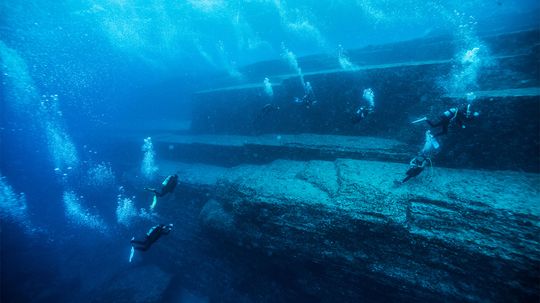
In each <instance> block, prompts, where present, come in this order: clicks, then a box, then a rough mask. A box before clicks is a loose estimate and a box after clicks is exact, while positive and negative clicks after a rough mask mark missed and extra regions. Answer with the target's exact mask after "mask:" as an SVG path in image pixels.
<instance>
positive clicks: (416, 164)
mask: <svg viewBox="0 0 540 303" xmlns="http://www.w3.org/2000/svg"><path fill="white" fill-rule="evenodd" d="M427 161H428V159H427V158H424V157H423V156H418V157H415V158H414V159H412V160H411V163H410V164H411V167H410V168H409V170H407V172H406V174H407V177H405V179H403V181H401V183H405V182H407V181H409V179H411V178H413V177H416V176H418V175H419V174H420V173H421V172H422V171H423V170H424V168H425V167H426V164H427Z"/></svg>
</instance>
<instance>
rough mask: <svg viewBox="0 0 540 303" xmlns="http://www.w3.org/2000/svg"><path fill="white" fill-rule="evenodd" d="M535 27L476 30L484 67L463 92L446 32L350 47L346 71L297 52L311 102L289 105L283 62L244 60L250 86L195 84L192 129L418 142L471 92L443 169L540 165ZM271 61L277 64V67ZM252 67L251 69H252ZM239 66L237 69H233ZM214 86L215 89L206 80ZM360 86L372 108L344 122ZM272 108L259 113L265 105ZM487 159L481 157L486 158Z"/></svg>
mask: <svg viewBox="0 0 540 303" xmlns="http://www.w3.org/2000/svg"><path fill="white" fill-rule="evenodd" d="M539 34H540V33H539V31H538V29H533V30H527V31H521V32H513V33H505V34H497V35H491V36H485V37H481V39H482V41H484V42H485V45H483V46H481V47H482V48H484V47H485V48H486V49H489V52H490V55H489V56H488V57H486V58H484V57H482V60H488V61H490V62H491V64H489V65H487V66H482V67H481V68H478V69H477V70H476V69H475V70H474V73H475V80H474V81H473V82H474V83H469V84H470V87H467V88H466V90H465V91H463V89H464V88H463V89H459V90H458V89H452V88H451V87H452V85H451V83H450V82H452V81H451V79H454V78H455V77H458V78H459V77H462V76H460V74H459V72H458V73H457V74H456V72H457V71H455V70H454V69H455V65H456V64H457V65H459V60H458V58H457V55H458V54H460V53H461V52H463V51H464V50H462V49H456V41H453V40H452V39H448V37H446V38H444V37H438V38H429V39H419V40H414V41H407V42H400V43H396V44H388V45H384V46H374V47H368V48H366V49H361V50H357V51H351V52H349V54H350V57H351V60H352V62H354V63H355V64H358V65H359V69H358V70H355V71H346V70H342V69H340V68H339V66H338V62H337V60H335V58H333V60H332V58H328V57H327V56H322V55H321V56H318V57H316V56H314V57H308V58H300V59H299V64H300V66H301V67H302V70H303V71H304V72H305V79H306V81H310V82H311V84H312V85H313V90H314V93H315V95H316V98H317V101H318V102H317V104H315V105H313V106H311V107H310V108H306V107H304V106H302V105H299V104H296V103H295V102H294V101H293V100H294V99H295V97H301V96H303V93H304V90H303V88H302V85H301V83H300V81H299V80H298V79H297V77H296V76H295V75H292V74H291V72H290V68H288V67H287V64H286V62H283V61H284V60H280V61H272V62H266V63H260V64H258V65H256V66H248V67H246V73H245V74H246V78H247V80H246V81H250V83H248V84H249V85H245V84H244V83H242V85H239V86H237V87H225V88H223V87H222V88H221V89H214V90H211V91H204V92H200V93H198V94H195V95H194V96H193V114H192V124H191V131H192V132H194V133H197V134H241V135H254V134H261V133H263V134H264V133H289V134H294V133H316V134H332V135H348V136H353V135H354V136H356V135H358V136H369V137H384V138H389V139H394V140H399V141H402V142H406V143H409V144H412V145H418V144H421V143H420V142H421V141H422V139H423V134H424V132H425V130H426V129H427V128H428V126H427V124H423V125H419V124H416V125H412V124H411V121H414V120H416V119H418V118H420V117H422V116H428V117H429V118H431V119H437V117H439V115H441V114H442V113H443V112H444V111H445V110H447V109H448V108H450V107H452V106H455V105H456V104H461V103H464V102H466V100H465V99H466V94H467V93H471V92H472V93H474V94H475V95H476V100H475V101H474V105H473V107H474V110H475V111H479V112H480V113H481V115H480V117H479V118H478V119H477V120H476V121H473V122H471V123H468V125H467V128H466V129H459V128H458V127H451V128H450V133H449V135H448V136H447V138H445V142H443V152H441V155H440V161H441V162H442V163H443V165H444V166H448V167H456V166H457V167H466V168H482V169H510V170H518V169H521V170H525V171H528V172H537V173H538V172H540V157H539V156H538V150H540V140H538V133H539V132H540V119H538V117H539V116H540V106H539V105H540V71H539V69H538V68H537V66H538V62H540V55H539V54H540V52H539V51H538V43H539V40H538V37H539V36H540V35H539ZM278 67H279V68H278ZM254 71H256V72H257V73H256V72H254ZM242 72H244V71H242ZM264 77H269V78H270V80H271V81H272V83H275V84H276V87H275V89H274V96H273V98H271V99H270V98H268V97H267V96H265V95H264V92H263V85H262V80H263V79H264ZM214 88H215V87H214ZM366 88H371V89H373V91H374V93H375V111H374V112H373V113H372V114H370V115H368V117H366V118H365V119H364V120H363V121H361V122H360V123H358V124H353V123H351V117H352V114H353V112H354V111H355V110H356V109H357V108H358V107H359V106H360V102H361V96H362V92H363V90H364V89H366ZM268 103H272V104H274V105H276V106H279V108H280V109H279V110H273V111H270V112H264V111H262V109H263V107H264V105H265V104H268ZM486 159H489V160H486Z"/></svg>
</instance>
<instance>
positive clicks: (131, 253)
mask: <svg viewBox="0 0 540 303" xmlns="http://www.w3.org/2000/svg"><path fill="white" fill-rule="evenodd" d="M133 255H135V248H134V247H133V246H131V252H130V253H129V263H131V260H133Z"/></svg>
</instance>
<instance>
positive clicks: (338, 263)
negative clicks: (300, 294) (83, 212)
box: [159, 159, 540, 302]
mask: <svg viewBox="0 0 540 303" xmlns="http://www.w3.org/2000/svg"><path fill="white" fill-rule="evenodd" d="M159 166H160V167H161V169H162V172H163V173H172V172H178V173H179V176H180V180H181V185H180V188H179V189H180V190H189V191H192V192H193V191H194V192H199V193H201V194H205V195H207V196H209V199H208V202H207V203H206V205H204V207H203V208H202V211H201V213H200V219H201V224H203V226H204V227H205V229H207V230H208V231H209V232H210V233H211V234H212V235H216V236H217V237H218V238H219V239H223V240H224V241H227V242H228V243H230V244H232V245H235V246H237V247H239V248H242V249H246V250H253V251H257V252H260V253H261V254H260V255H264V256H268V258H269V259H272V258H274V257H276V256H279V258H280V260H289V261H290V266H291V269H290V270H291V271H295V270H297V271H298V272H297V273H296V274H297V275H298V280H299V282H298V285H300V287H301V288H302V290H303V291H305V292H306V293H308V294H312V295H315V296H317V297H318V298H321V300H322V301H329V300H330V301H332V300H340V301H352V300H358V299H362V298H364V299H366V298H368V299H367V300H368V301H369V300H372V299H373V296H374V295H376V298H377V300H383V301H418V300H428V301H438V302H441V301H447V302H448V301H449V302H458V301H459V302H473V301H474V302H478V301H482V302H524V301H538V300H539V299H540V289H539V288H540V193H539V191H540V176H539V175H538V174H524V173H515V172H505V171H500V172H497V171H496V172H493V171H491V172H487V171H472V170H457V169H442V168H433V169H431V168H429V169H426V171H425V172H424V173H423V175H421V176H420V177H418V178H416V179H413V180H411V181H409V182H408V183H406V184H403V185H400V186H396V185H395V184H394V180H397V179H401V178H403V176H404V172H405V171H406V170H407V165H405V164H399V163H386V162H374V161H361V160H350V159H337V160H335V161H308V162H298V161H288V160H278V161H274V162H272V163H270V164H267V165H242V166H237V167H233V168H221V167H216V166H208V165H202V164H186V163H180V162H172V161H171V162H167V161H164V162H161V163H159ZM281 262H282V261H281ZM305 262H311V263H313V264H317V265H318V266H320V267H321V268H322V269H321V270H323V271H324V279H323V278H315V277H314V276H313V273H309V272H308V271H306V272H305V273H304V272H302V268H300V267H299V268H296V269H295V268H294V264H300V263H302V264H303V263H305ZM239 266H241V265H239ZM370 298H371V299H370Z"/></svg>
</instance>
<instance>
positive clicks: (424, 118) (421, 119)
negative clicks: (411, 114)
mask: <svg viewBox="0 0 540 303" xmlns="http://www.w3.org/2000/svg"><path fill="white" fill-rule="evenodd" d="M426 120H427V117H422V118H420V119H418V120H414V121H413V122H411V123H412V124H416V123H420V122H424V121H426Z"/></svg>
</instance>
